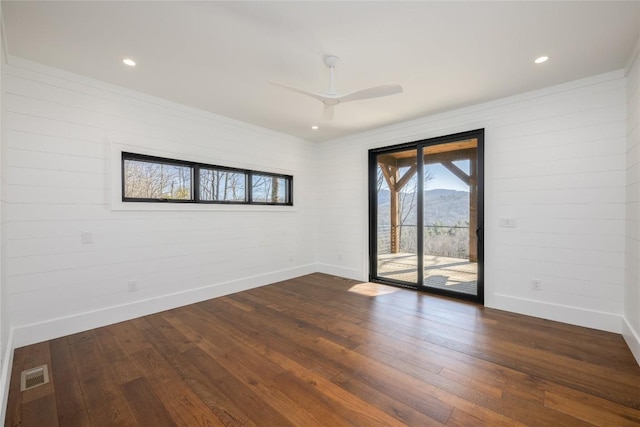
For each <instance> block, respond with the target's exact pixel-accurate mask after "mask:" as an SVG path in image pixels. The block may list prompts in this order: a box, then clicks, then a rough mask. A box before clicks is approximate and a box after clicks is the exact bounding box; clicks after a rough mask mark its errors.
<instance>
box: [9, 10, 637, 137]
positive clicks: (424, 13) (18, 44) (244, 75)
mask: <svg viewBox="0 0 640 427" xmlns="http://www.w3.org/2000/svg"><path fill="white" fill-rule="evenodd" d="M2 13H3V19H4V24H5V33H6V39H7V45H8V51H9V53H10V54H11V55H14V56H19V57H22V58H26V59H30V60H33V61H37V62H40V63H43V64H46V65H50V66H54V67H58V68H62V69H65V70H69V71H72V72H74V73H78V74H82V75H85V76H89V77H92V78H95V79H99V80H103V81H106V82H109V83H113V84H116V85H120V86H124V87H126V88H130V89H134V90H138V91H141V92H145V93H148V94H151V95H155V96H159V97H162V98H166V99H169V100H172V101H176V102H179V103H182V104H186V105H190V106H193V107H197V108H200V109H203V110H207V111H210V112H213V113H216V114H220V115H223V116H227V117H231V118H234V119H237V120H241V121H244V122H247V123H252V124H255V125H259V126H263V127H267V128H270V129H274V130H276V131H280V132H284V133H287V134H290V135H295V136H298V137H301V138H304V139H307V140H311V141H323V140H327V139H331V138H335V137H339V136H343V135H348V134H352V133H356V132H359V131H363V130H367V129H372V128H376V127H379V126H383V125H387V124H391V123H397V122H401V121H405V120H409V119H413V118H417V117H421V116H425V115H428V114H432V113H436V112H442V111H446V110H450V109H453V108H458V107H463V106H468V105H473V104H477V103H479V102H482V101H488V100H492V99H497V98H501V97H504V96H509V95H513V94H516V93H521V92H525V91H529V90H533V89H538V88H543V87H546V86H550V85H553V84H557V83H562V82H566V81H570V80H575V79H578V78H581V77H586V76H590V75H595V74H599V73H603V72H607V71H612V70H616V69H620V68H623V67H624V66H625V65H626V62H627V61H628V59H629V57H630V55H631V53H632V51H633V49H634V46H635V44H636V42H637V41H638V32H639V28H640V7H639V2H637V1H634V2H614V1H600V2H598V1H588V2H575V1H571V2H479V1H473V2H396V1H390V2H362V1H361V2H294V1H288V2H213V1H210V2H209V1H196V2H184V1H161V2H150V1H142V2H132V1H131V2H118V1H105V2H102V1H70V2H56V1H42V2H40V1H6V0H5V1H2ZM328 54H332V55H337V56H339V57H341V62H340V64H339V65H338V68H337V70H336V86H337V89H338V91H339V92H351V91H355V90H358V89H362V88H366V87H368V86H373V85H377V84H383V83H400V84H401V85H402V86H403V87H404V93H402V94H399V95H394V96H391V97H387V98H379V99H372V100H366V101H358V102H352V103H347V104H344V105H338V106H337V107H336V109H335V118H334V119H333V121H331V122H329V123H324V124H322V123H319V122H320V116H321V111H322V104H321V103H320V102H318V101H316V100H314V99H312V98H308V97H305V96H303V95H300V94H297V93H292V92H288V91H286V90H283V89H281V88H278V87H275V86H272V85H269V84H268V83H267V81H268V80H276V81H279V82H283V83H287V84H290V85H294V86H298V87H300V88H305V89H309V90H315V91H317V92H324V91H325V90H326V88H327V86H328V70H327V68H325V66H324V65H323V62H322V59H323V57H324V56H325V55H328ZM540 55H548V56H549V57H550V58H551V59H550V60H549V61H548V62H547V63H545V64H542V65H535V64H534V63H533V60H534V59H535V58H536V57H538V56H540ZM125 57H131V58H133V59H135V60H136V61H137V63H138V66H137V67H135V68H129V67H126V66H125V65H123V64H122V62H121V61H122V59H123V58H125ZM312 124H319V125H320V129H318V130H316V131H313V130H311V125H312Z"/></svg>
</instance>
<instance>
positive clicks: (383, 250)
mask: <svg viewBox="0 0 640 427" xmlns="http://www.w3.org/2000/svg"><path fill="white" fill-rule="evenodd" d="M397 228H398V233H399V235H400V252H405V253H417V251H418V247H417V237H418V226H417V225H399V226H398V227H397ZM424 246H425V247H424V253H425V254H427V255H438V256H446V257H451V258H462V259H465V258H469V227H468V226H463V225H427V226H425V227H424ZM389 253H391V226H390V225H383V226H378V255H383V254H389Z"/></svg>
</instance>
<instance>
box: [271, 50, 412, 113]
mask: <svg viewBox="0 0 640 427" xmlns="http://www.w3.org/2000/svg"><path fill="white" fill-rule="evenodd" d="M339 60H340V58H338V57H337V56H333V55H329V56H327V57H325V58H324V65H326V66H327V67H329V89H328V90H327V92H326V93H324V94H322V93H316V92H310V91H308V90H304V89H298V88H297V87H293V86H289V85H286V84H283V83H278V82H274V81H269V83H271V84H273V85H276V86H280V87H283V88H285V89H288V90H291V91H293V92H298V93H301V94H303V95H307V96H310V97H312V98H314V99H317V100H318V101H320V102H322V103H323V104H324V110H323V111H322V120H323V121H329V120H331V119H332V118H333V107H335V106H336V105H338V104H344V103H345V102H350V101H360V100H363V99H371V98H380V97H383V96H389V95H395V94H396V93H402V86H400V85H399V84H395V83H391V84H385V85H380V86H374V87H370V88H367V89H362V90H358V91H355V92H351V93H346V94H344V95H340V94H338V92H336V89H335V86H334V83H333V71H334V69H335V68H336V65H337V64H338V61H339Z"/></svg>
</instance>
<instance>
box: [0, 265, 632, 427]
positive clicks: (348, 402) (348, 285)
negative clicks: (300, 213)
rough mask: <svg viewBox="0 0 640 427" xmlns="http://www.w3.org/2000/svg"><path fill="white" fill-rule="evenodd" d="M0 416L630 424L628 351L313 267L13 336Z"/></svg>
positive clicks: (103, 420)
mask: <svg viewBox="0 0 640 427" xmlns="http://www.w3.org/2000/svg"><path fill="white" fill-rule="evenodd" d="M45 363H46V364H48V365H49V367H50V377H51V382H50V383H49V384H47V385H44V386H41V387H38V388H35V389H32V390H28V391H25V392H22V393H21V392H20V388H19V387H20V386H19V378H20V372H21V371H22V370H23V369H27V368H31V367H34V366H38V365H41V364H45ZM5 425H7V426H39V427H40V426H57V425H60V426H111V425H114V426H115V425H118V426H120V425H122V426H127V425H129V426H134V425H138V426H153V427H156V426H352V425H356V426H402V425H410V426H465V427H469V426H492V427H494V426H525V425H526V426H565V427H567V426H593V425H595V426H607V427H609V426H620V427H622V426H640V367H639V366H638V365H637V363H636V362H635V360H634V359H633V356H632V355H631V353H630V351H629V349H628V348H627V346H626V344H625V343H624V340H623V339H622V337H621V336H620V335H616V334H611V333H606V332H600V331H596V330H592V329H586V328H580V327H575V326H569V325H565V324H561V323H556V322H551V321H547V320H541V319H536V318H532V317H526V316H520V315H516V314H511V313H507V312H503V311H498V310H492V309H487V308H484V307H481V306H478V305H474V304H471V303H466V302H459V301H453V300H448V299H445V298H440V297H435V296H430V295H426V294H421V293H417V292H414V291H410V290H405V289H396V288H388V287H384V286H377V285H367V284H358V282H355V281H348V280H345V279H341V278H337V277H334V276H329V275H324V274H319V273H317V274H312V275H308V276H304V277H300V278H297V279H293V280H288V281H285V282H281V283H277V284H274V285H270V286H266V287H262V288H258V289H253V290H250V291H245V292H241V293H238V294H234V295H230V296H226V297H222V298H217V299H214V300H209V301H205V302H201V303H198V304H194V305H190V306H186V307H182V308H178V309H174V310H171V311H167V312H163V313H159V314H155V315H151V316H146V317H143V318H140V319H136V320H132V321H128V322H123V323H119V324H115V325H111V326H107V327H103V328H99V329H94V330H91V331H87V332H83V333H79V334H76V335H72V336H68V337H64V338H59V339H55V340H51V341H48V342H44V343H40V344H35V345H31V346H28V347H22V348H19V349H17V350H16V351H15V357H14V362H13V367H12V378H11V387H10V393H9V403H8V407H7V418H6V420H5Z"/></svg>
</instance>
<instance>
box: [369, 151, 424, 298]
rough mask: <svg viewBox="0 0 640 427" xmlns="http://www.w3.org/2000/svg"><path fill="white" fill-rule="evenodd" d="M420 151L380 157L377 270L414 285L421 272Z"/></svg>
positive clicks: (387, 154)
mask: <svg viewBox="0 0 640 427" xmlns="http://www.w3.org/2000/svg"><path fill="white" fill-rule="evenodd" d="M417 153H418V150H417V149H412V150H403V151H395V152H386V153H384V154H379V155H377V157H376V189H375V191H376V204H377V205H376V211H377V218H376V256H377V263H376V271H377V275H378V276H379V277H380V278H384V279H386V280H391V281H395V282H399V283H400V284H406V285H410V286H417V285H418V283H419V279H420V278H419V277H418V271H419V265H418V210H419V209H418V175H417V171H418V154H417Z"/></svg>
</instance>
